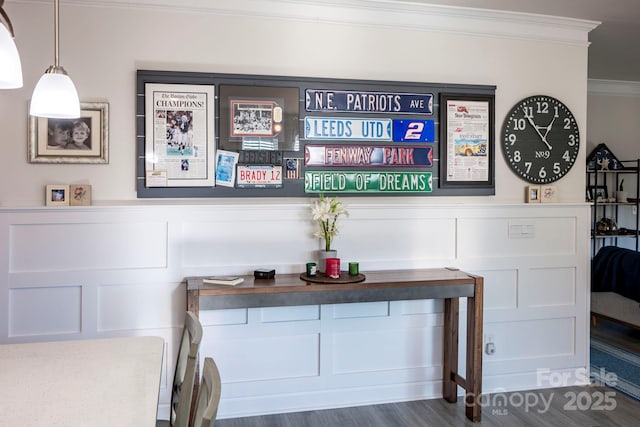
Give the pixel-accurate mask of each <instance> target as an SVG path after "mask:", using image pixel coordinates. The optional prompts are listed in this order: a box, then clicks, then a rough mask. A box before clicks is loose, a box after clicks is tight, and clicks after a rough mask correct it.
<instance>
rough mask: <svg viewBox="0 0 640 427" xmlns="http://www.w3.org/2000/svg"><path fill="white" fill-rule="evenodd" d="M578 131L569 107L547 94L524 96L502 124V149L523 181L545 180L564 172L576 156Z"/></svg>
mask: <svg viewBox="0 0 640 427" xmlns="http://www.w3.org/2000/svg"><path fill="white" fill-rule="evenodd" d="M579 148H580V132H579V131H578V124H577V123H576V119H575V118H574V117H573V114H572V113H571V111H570V110H569V109H568V108H567V106H566V105H564V104H563V103H562V102H560V101H559V100H557V99H556V98H553V97H551V96H547V95H535V96H530V97H528V98H524V99H523V100H521V101H520V102H518V103H517V104H516V105H514V106H513V108H511V110H510V111H509V113H508V114H507V116H506V118H505V121H504V124H503V127H502V152H503V153H504V156H505V159H506V160H507V164H508V165H509V167H510V168H511V170H512V171H513V172H514V173H515V174H516V175H518V176H519V177H521V178H522V179H524V180H525V181H527V182H531V183H535V184H548V183H551V182H554V181H557V180H558V179H560V178H562V177H563V176H564V175H566V174H567V173H568V172H569V170H570V169H571V167H572V166H573V164H574V163H575V161H576V158H577V157H578V149H579Z"/></svg>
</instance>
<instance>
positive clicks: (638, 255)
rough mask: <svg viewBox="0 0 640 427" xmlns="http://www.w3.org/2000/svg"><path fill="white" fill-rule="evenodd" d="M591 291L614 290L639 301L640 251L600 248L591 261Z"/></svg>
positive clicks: (610, 247)
mask: <svg viewBox="0 0 640 427" xmlns="http://www.w3.org/2000/svg"><path fill="white" fill-rule="evenodd" d="M591 291H592V292H615V293H617V294H620V295H622V296H624V297H627V298H631V299H633V300H635V301H638V302H640V252H636V251H632V250H629V249H625V248H617V247H615V246H604V247H603V248H601V249H600V250H599V251H598V253H597V254H596V256H595V257H593V261H592V262H591Z"/></svg>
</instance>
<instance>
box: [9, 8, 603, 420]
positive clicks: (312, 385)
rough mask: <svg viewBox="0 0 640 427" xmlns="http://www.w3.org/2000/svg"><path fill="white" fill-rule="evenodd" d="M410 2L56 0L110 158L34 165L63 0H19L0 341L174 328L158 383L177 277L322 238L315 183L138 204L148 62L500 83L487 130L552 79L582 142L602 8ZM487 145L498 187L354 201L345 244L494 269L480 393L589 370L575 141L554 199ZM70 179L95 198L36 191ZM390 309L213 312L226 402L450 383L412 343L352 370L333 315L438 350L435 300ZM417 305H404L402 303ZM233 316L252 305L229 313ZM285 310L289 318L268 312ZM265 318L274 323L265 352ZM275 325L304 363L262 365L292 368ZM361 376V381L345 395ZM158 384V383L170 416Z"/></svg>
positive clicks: (68, 63) (282, 257)
mask: <svg viewBox="0 0 640 427" xmlns="http://www.w3.org/2000/svg"><path fill="white" fill-rule="evenodd" d="M128 3H131V5H130V6H129V5H127V4H128ZM150 4H154V5H155V7H148V5H150ZM374 6H375V7H374ZM398 7H399V8H400V9H399V11H398V10H396V11H390V10H387V9H386V6H385V2H383V1H382V2H380V1H378V2H376V1H374V2H369V1H358V0H350V1H344V2H340V6H333V7H325V6H320V3H315V2H310V1H300V2H286V1H267V0H263V1H251V0H236V1H232V0H228V1H224V0H221V1H218V2H215V3H214V4H210V3H209V2H207V1H205V0H186V1H185V2H182V3H181V5H180V6H176V4H175V2H169V1H165V0H146V1H144V0H139V1H137V2H135V1H134V2H126V3H125V2H124V1H120V0H114V1H110V2H106V1H99V0H87V1H82V2H80V1H62V5H61V24H62V27H61V57H60V59H61V64H62V65H63V66H64V67H65V68H66V69H67V71H68V72H69V73H70V75H71V76H72V78H73V80H74V82H75V83H76V85H77V87H78V90H79V93H80V97H81V99H82V100H83V101H86V102H92V101H107V102H109V104H110V113H111V116H110V129H109V132H110V156H109V157H110V163H109V164H108V165H41V164H29V163H27V161H26V152H27V150H26V146H27V102H28V99H29V97H30V94H31V91H32V88H33V86H34V85H35V83H36V81H37V79H38V78H39V77H40V75H41V73H42V72H43V71H44V69H45V68H46V67H47V66H48V65H50V63H51V62H52V61H53V58H52V40H51V39H52V28H51V27H52V12H51V4H50V2H49V1H40V0H32V1H29V0H26V1H19V2H18V1H8V2H7V3H6V9H7V11H8V13H9V14H10V16H11V19H12V21H13V24H14V27H15V29H16V33H17V44H18V49H19V50H20V53H21V56H22V65H23V70H24V79H25V87H24V88H23V89H19V90H12V91H3V92H1V93H0V128H2V129H3V130H4V132H3V135H2V136H0V144H2V146H3V156H0V177H1V178H2V179H0V203H1V206H2V208H0V236H2V238H1V239H0V241H1V242H3V244H2V246H1V247H0V284H1V285H0V313H5V314H6V315H4V316H1V317H0V342H18V341H30V340H47V339H66V338H89V337H94V336H111V335H139V334H154V335H160V336H163V337H165V338H166V339H167V342H168V345H167V357H166V359H165V361H166V366H165V371H164V372H165V382H164V384H165V385H166V380H167V378H170V373H171V371H172V369H173V366H172V360H173V359H174V357H175V354H174V352H175V344H176V340H177V331H178V330H179V328H180V325H181V318H182V310H184V306H185V295H184V286H183V285H182V284H181V281H182V279H183V278H184V277H185V276H188V275H194V274H211V273H214V272H216V273H225V272H229V273H231V272H233V273H246V272H249V271H252V270H253V269H254V268H257V267H263V266H273V267H276V268H277V270H278V272H280V273H285V272H297V271H301V268H302V267H303V265H304V263H305V262H306V261H307V260H309V259H310V258H311V257H312V253H313V250H314V249H316V248H317V247H318V242H316V241H315V239H313V238H311V237H310V231H311V223H310V221H309V217H308V207H307V205H308V200H307V199H291V200H287V199H282V200H262V199H251V200H224V199H220V200H202V201H197V202H194V201H187V200H173V201H166V202H157V203H152V202H143V203H141V202H138V201H136V194H135V154H136V153H135V123H134V117H135V113H134V109H135V99H134V92H135V71H136V70H137V69H158V70H176V71H177V70H188V71H202V72H220V73H243V74H272V75H290V76H305V77H333V78H353V79H381V80H398V81H418V82H434V83H461V84H489V85H496V86H497V91H496V130H497V132H496V133H497V135H499V130H500V128H501V126H502V121H503V117H504V115H505V114H506V112H507V111H508V110H509V109H510V108H511V106H512V105H514V104H515V103H516V102H517V101H518V100H520V99H522V98H524V97H526V96H529V95H534V94H539V93H543V94H548V95H552V96H554V97H557V98H559V99H560V100H562V101H563V102H564V103H565V104H567V105H568V106H569V108H570V109H571V110H572V112H573V114H574V115H575V117H576V119H577V121H578V124H579V127H580V130H581V137H582V139H583V141H586V140H587V126H586V123H587V120H586V117H587V109H586V97H587V95H586V93H587V77H586V72H587V33H588V31H589V30H590V29H591V28H592V27H593V25H592V24H591V23H584V22H582V21H575V20H565V19H553V18H542V17H534V16H528V15H515V14H497V15H492V14H487V13H471V12H468V13H466V12H464V10H460V9H456V10H455V12H456V13H451V10H449V9H441V8H430V7H426V6H418V5H411V4H404V5H403V6H398ZM256 39H259V41H260V44H259V45H258V46H257V47H256V43H255V41H256ZM243 46H251V48H250V49H242V47H243ZM496 150H497V152H496V195H495V196H491V197H469V198H428V197H426V198H375V199H372V198H357V199H348V198H347V202H348V204H349V205H350V209H351V211H352V212H353V213H352V216H351V217H350V218H349V219H348V220H347V221H346V222H345V224H344V227H343V229H344V235H343V236H341V237H340V238H339V239H338V241H337V246H338V248H339V250H340V253H341V256H342V257H345V258H349V259H358V260H360V262H361V269H362V270H363V271H365V272H366V270H367V269H374V268H375V269H391V268H412V267H430V266H438V267H441V266H445V265H456V266H458V267H460V268H463V269H466V270H467V271H470V272H473V273H478V274H482V275H484V276H485V277H486V280H485V287H486V299H485V301H486V304H485V308H486V310H487V312H486V313H485V330H486V331H487V332H490V333H492V334H494V338H495V340H496V344H497V346H498V352H497V353H496V355H495V356H494V357H493V359H491V358H488V357H487V358H485V378H484V384H485V389H486V390H487V391H491V390H499V389H501V388H508V389H525V388H535V387H539V386H542V385H541V384H539V383H538V382H537V380H536V375H535V374H536V368H540V367H545V368H550V369H553V370H555V371H565V370H566V371H569V372H571V371H572V370H575V368H581V367H582V368H584V367H586V366H588V351H587V348H588V343H587V337H588V324H587V318H588V300H587V297H586V295H587V290H588V282H589V278H588V243H589V238H588V220H587V216H588V209H587V207H586V205H584V199H583V196H584V186H585V177H584V170H583V168H582V167H581V165H582V164H584V159H585V149H584V142H583V148H582V149H581V150H580V154H579V157H578V160H577V161H576V167H574V168H573V170H572V171H571V172H570V173H569V174H568V175H567V176H566V177H564V178H563V179H562V180H560V181H559V182H558V183H557V187H558V191H559V198H560V202H561V203H558V204H553V205H525V204H523V199H524V188H525V186H526V183H524V182H523V181H521V180H519V179H518V178H517V177H515V175H514V174H512V173H511V172H510V171H509V170H508V168H507V166H506V163H505V162H504V160H503V157H502V154H501V153H500V152H499V143H498V144H497V147H496ZM74 182H85V183H90V184H92V185H93V190H94V194H93V197H94V200H95V201H96V204H97V205H99V206H94V207H88V208H62V209H51V208H43V207H41V206H42V205H43V195H44V186H45V185H46V184H51V183H74ZM25 206H26V207H25ZM520 225H525V226H531V227H532V229H533V230H534V235H533V236H529V237H528V238H524V239H522V238H518V237H514V235H513V234H510V230H511V231H513V230H515V229H518V226H520ZM514 226H515V228H514ZM380 307H381V306H380V305H378V304H374V305H371V306H366V307H362V306H345V307H337V308H332V307H329V308H327V307H320V308H318V310H317V311H315V314H313V313H311V314H309V311H307V309H300V310H299V311H296V310H293V312H291V311H288V310H284V309H278V310H276V311H275V312H274V311H269V310H261V311H256V310H249V311H247V312H246V313H240V314H238V312H233V313H217V314H216V313H209V314H205V321H206V332H205V336H206V337H208V338H206V339H205V342H204V343H203V352H204V353H205V354H213V355H215V356H216V358H217V359H219V360H220V363H221V369H222V376H223V381H224V382H225V384H224V386H223V389H224V390H227V391H225V392H224V393H227V394H224V395H223V401H222V405H221V408H220V414H221V416H223V417H227V416H237V415H241V414H248V413H252V411H253V412H255V413H265V412H268V411H274V410H276V411H277V410H280V411H288V410H296V409H300V408H303V407H305V408H306V407H309V406H308V405H313V406H314V407H325V406H337V405H340V404H357V403H362V402H365V401H391V400H403V399H408V398H421V397H435V396H437V395H439V391H438V390H439V387H438V381H439V377H438V376H439V375H440V374H439V373H438V363H439V361H438V359H437V357H435V356H434V357H435V358H434V359H420V358H418V359H416V357H418V356H416V353H411V352H408V351H407V350H406V349H395V350H392V349H389V352H386V353H381V354H380V355H379V356H378V357H377V358H374V359H373V360H372V361H371V365H370V366H368V367H367V369H368V371H367V372H366V373H364V374H362V373H361V374H358V373H354V372H348V371H349V366H348V365H349V363H354V359H351V358H353V357H354V355H353V354H352V353H350V352H349V351H345V349H346V347H339V346H338V344H339V343H340V340H341V339H342V338H344V336H342V337H341V336H340V335H339V334H336V333H334V332H336V331H337V329H334V328H336V327H338V328H339V329H340V331H342V332H344V331H348V332H349V333H356V332H357V331H359V332H360V334H359V335H358V334H356V336H357V339H358V340H359V342H362V343H363V344H366V345H369V346H371V345H372V343H373V342H374V338H375V337H372V336H371V335H368V334H370V333H371V332H372V331H373V330H376V331H378V330H383V331H386V332H384V333H387V334H388V333H389V331H402V336H403V337H404V339H406V340H409V341H410V336H411V334H413V333H415V334H416V335H417V336H430V337H433V340H432V341H428V342H427V345H428V346H429V347H430V348H432V349H433V352H434V353H433V354H434V355H437V354H439V351H438V350H439V349H440V344H439V339H438V331H439V328H440V327H441V311H442V310H441V307H440V305H439V303H438V302H429V301H427V302H423V303H415V304H404V305H403V304H401V303H399V304H392V305H389V304H387V305H386V306H385V305H384V304H383V305H382V315H381V314H380V313H381V312H380V310H381V308H380ZM385 307H386V308H385ZM336 310H337V311H342V314H340V315H339V316H337V315H336V314H335V313H336ZM407 310H408V311H409V312H413V313H414V314H413V315H411V316H410V317H406V316H405V314H403V313H406V312H407ZM311 312H314V310H313V309H311ZM265 313H266V314H265ZM385 313H386V314H385ZM243 316H244V318H245V319H247V320H246V321H244V320H241V321H238V320H237V319H238V317H240V318H241V319H242V318H243ZM287 316H288V317H287ZM314 316H315V318H314ZM336 316H337V317H336ZM381 316H382V318H384V319H385V320H380V317H381ZM273 317H275V318H280V319H284V320H286V321H285V322H282V323H280V322H277V325H276V326H273V324H270V325H269V324H267V325H265V323H269V322H265V321H264V319H267V320H268V319H269V318H273ZM301 317H302V319H306V320H300V319H301ZM358 317H360V318H361V319H360V320H354V318H358ZM234 319H235V320H234ZM345 319H351V320H345ZM376 319H377V320H376ZM407 319H410V320H407ZM234 322H235V323H238V322H239V323H238V324H235V325H234V324H233V323H234ZM243 322H244V323H243ZM412 322H416V323H412ZM336 325H337V326H336ZM416 329H417V330H416ZM525 330H526V331H527V334H524V333H523V332H522V331H525ZM319 332H322V333H321V334H320V335H318V334H319ZM529 332H530V333H529ZM258 334H266V335H265V339H264V340H263V341H262V344H261V345H262V347H260V346H258V345H257V344H256V340H255V338H256V337H257V336H258ZM301 334H302V335H304V334H307V335H309V336H315V337H316V338H315V342H316V345H317V346H316V347H315V350H313V348H311V347H309V346H313V345H314V344H313V342H314V340H313V339H310V340H307V341H305V343H306V345H307V347H305V346H304V345H301V346H298V347H296V346H295V345H294V344H295V339H296V337H297V336H298V335H301ZM323 334H324V335H323ZM367 336H369V337H372V338H367ZM532 336H533V337H534V338H535V339H531V337H532ZM218 339H219V340H222V341H217V340H218ZM283 340H284V342H285V343H286V344H287V345H288V348H292V349H294V350H293V353H291V354H288V355H287V357H289V358H290V359H287V360H293V361H294V362H296V363H293V364H287V365H286V366H283V365H277V364H276V366H278V367H279V369H280V370H279V371H277V372H274V374H273V377H271V378H266V379H265V378H262V377H260V372H259V371H260V368H265V369H267V368H269V367H270V365H269V364H268V362H274V363H276V362H278V363H280V362H281V361H280V359H278V354H277V353H274V352H273V351H272V350H273V348H274V346H276V345H281V344H282V342H283ZM229 341H232V343H233V344H234V345H235V346H236V347H233V348H236V349H238V351H236V352H234V353H230V352H228V351H227V352H225V350H224V348H231V347H225V346H224V345H221V344H229ZM342 342H344V341H342ZM328 343H333V344H331V345H333V346H334V347H327V345H329V344H328ZM336 346H337V347H336ZM256 348H259V349H260V348H262V349H267V350H270V351H271V352H270V353H269V356H268V357H267V358H266V359H265V361H264V362H263V363H265V364H264V365H261V364H260V361H259V360H258V359H257V357H256V358H254V359H246V361H247V363H251V364H257V365H256V368H255V372H253V371H251V372H252V373H251V372H250V373H249V374H250V375H249V377H241V375H240V374H241V373H242V366H241V365H234V363H235V362H234V360H235V357H236V356H237V354H251V350H252V349H256ZM296 348H299V349H300V351H297V350H295V349H296ZM310 348H311V350H309V349H310ZM327 348H334V349H337V350H343V353H342V354H344V355H345V357H346V358H341V359H339V361H340V362H341V363H344V364H345V365H343V366H342V368H340V367H338V369H333V370H328V371H327V370H323V368H327V367H329V366H331V365H332V364H335V363H336V360H335V359H332V358H331V355H330V354H329V353H326V352H327V351H328V350H327ZM314 351H315V353H314ZM398 351H400V352H402V351H404V352H405V353H402V354H400V353H398ZM336 354H338V353H336ZM309 355H312V356H314V357H316V358H319V359H316V361H318V363H319V365H318V366H319V367H320V371H318V372H315V374H314V373H313V372H311V371H304V372H292V371H291V369H292V367H294V366H301V368H300V369H302V370H304V367H305V366H308V363H309V359H308V358H307V356H309ZM398 356H403V357H404V356H406V359H404V360H403V364H402V365H401V366H390V365H388V364H387V365H385V361H388V360H393V359H394V358H396V357H398ZM243 357H244V356H243ZM356 357H357V355H356ZM243 360H244V359H243ZM312 360H313V359H312ZM279 361H280V362H279ZM298 364H299V365H298ZM334 368H335V366H334ZM375 371H377V373H376V372H375ZM261 372H262V374H263V373H264V370H263V371H261ZM398 373H400V374H401V375H400V376H399V377H398V376H396V374H398ZM337 374H345V375H343V376H340V375H338V376H336V375H337ZM296 375H298V377H299V378H295V376H296ZM305 377H306V378H305ZM340 381H344V382H340ZM416 382H417V384H419V387H418V388H417V389H412V388H411V386H410V384H416ZM300 387H303V389H305V390H306V391H308V393H309V394H308V395H307V396H308V397H313V398H312V399H305V401H304V402H302V401H295V402H294V401H291V403H290V404H288V403H287V401H288V400H289V399H290V396H288V394H289V393H292V392H294V391H295V392H297V391H299V390H300ZM343 388H346V390H347V392H346V393H345V392H340V390H342V389H343ZM355 388H358V389H360V390H361V393H360V394H359V393H353V392H349V390H351V391H353V389H355ZM168 393H169V391H168V389H167V388H163V390H162V391H161V396H160V402H161V411H166V404H167V402H168V398H169V397H168ZM251 396H253V397H251ZM305 405H307V406H305Z"/></svg>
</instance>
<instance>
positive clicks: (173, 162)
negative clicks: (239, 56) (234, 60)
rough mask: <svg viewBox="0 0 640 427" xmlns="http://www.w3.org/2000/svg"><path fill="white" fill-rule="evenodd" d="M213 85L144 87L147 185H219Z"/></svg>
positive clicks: (147, 85)
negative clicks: (216, 177) (216, 183)
mask: <svg viewBox="0 0 640 427" xmlns="http://www.w3.org/2000/svg"><path fill="white" fill-rule="evenodd" d="M214 100H215V86H214V85H190V84H157V83H148V84H146V85H145V115H144V118H145V186H146V187H213V186H214V185H215V151H216V147H215V134H216V128H215V121H214V117H215V103H214Z"/></svg>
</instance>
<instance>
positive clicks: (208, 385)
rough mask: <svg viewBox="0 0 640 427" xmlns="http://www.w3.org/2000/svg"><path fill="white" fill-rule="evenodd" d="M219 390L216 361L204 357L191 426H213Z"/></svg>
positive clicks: (220, 386)
mask: <svg viewBox="0 0 640 427" xmlns="http://www.w3.org/2000/svg"><path fill="white" fill-rule="evenodd" d="M221 391H222V384H221V382H220V372H219V371H218V367H217V366H216V362H215V361H214V360H213V359H212V358H211V357H205V359H204V366H203V367H202V381H200V390H199V391H198V400H197V401H196V412H195V416H194V418H193V427H213V424H214V422H215V421H216V414H217V413H218V404H219V403H220V393H221Z"/></svg>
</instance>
